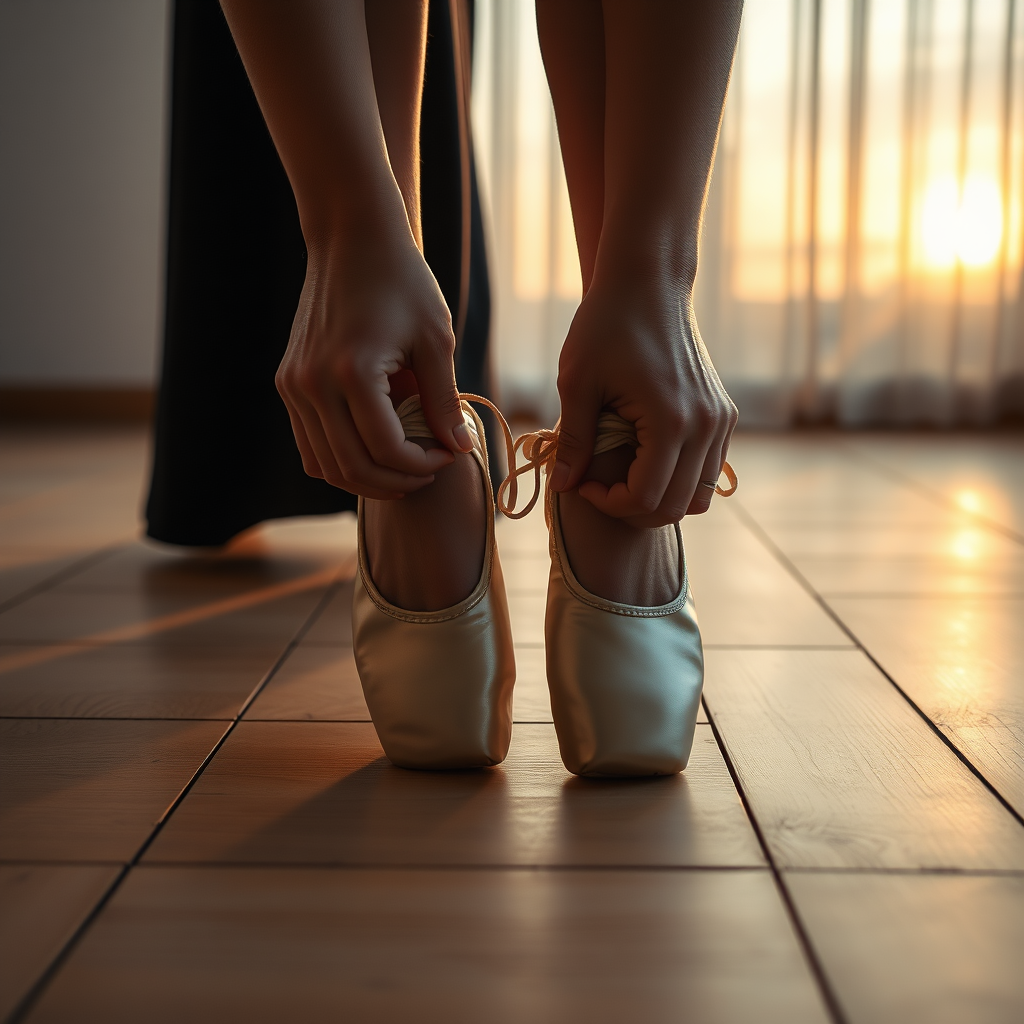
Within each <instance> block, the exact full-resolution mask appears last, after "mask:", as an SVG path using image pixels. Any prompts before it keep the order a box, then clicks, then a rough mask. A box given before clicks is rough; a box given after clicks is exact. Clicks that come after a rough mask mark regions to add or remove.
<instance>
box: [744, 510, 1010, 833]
mask: <svg viewBox="0 0 1024 1024" xmlns="http://www.w3.org/2000/svg"><path fill="white" fill-rule="evenodd" d="M734 508H735V510H736V514H737V515H738V516H739V518H740V519H741V520H742V521H743V523H744V525H745V526H746V527H747V529H748V530H749V531H750V532H751V533H753V534H754V536H755V537H757V539H758V540H759V541H760V542H761V543H762V545H764V546H765V547H766V548H767V549H768V550H769V552H770V553H771V554H772V555H773V556H774V557H775V559H776V561H777V562H779V564H780V565H782V567H783V568H784V569H785V570H786V571H787V572H788V573H789V574H790V575H791V576H792V577H793V579H794V580H796V582H797V583H798V584H800V586H801V587H803V589H804V590H805V591H806V593H807V594H808V595H809V596H810V597H811V598H813V600H814V601H815V602H816V603H817V604H818V606H819V607H820V608H821V609H822V611H824V612H825V614H826V615H828V617H829V618H830V619H831V620H832V621H833V622H834V623H835V624H836V625H837V626H838V627H839V628H840V629H841V630H842V631H843V632H844V633H845V634H846V635H847V636H848V637H849V638H850V639H851V640H852V641H853V643H854V645H855V646H856V648H857V649H858V650H859V651H860V652H861V653H862V654H863V655H864V657H865V658H867V659H868V661H870V662H871V664H872V665H874V667H875V668H876V669H877V670H878V671H879V672H880V673H881V674H882V676H883V677H884V678H885V679H886V680H887V681H888V682H889V685H890V686H892V687H893V689H895V690H896V692H897V693H898V694H899V695H900V696H901V697H902V698H903V699H904V700H905V701H906V702H907V704H909V705H910V707H911V708H913V710H914V711H915V712H916V713H917V715H918V717H919V718H920V719H921V720H922V721H923V722H924V723H925V724H926V725H927V726H928V728H929V729H930V730H931V731H932V732H933V733H934V734H935V735H936V736H937V737H938V738H939V739H940V740H941V741H942V743H943V744H944V745H945V746H946V747H947V748H948V749H949V750H950V751H952V753H953V755H954V756H955V757H956V758H957V760H958V761H960V763H961V764H963V766H964V767H965V768H966V769H967V770H968V771H969V772H970V773H971V774H972V775H973V776H974V777H975V778H976V779H977V780H978V781H979V782H980V783H981V784H982V785H983V786H984V787H985V788H986V789H987V790H988V791H989V793H991V794H992V796H994V797H995V798H996V800H998V801H999V803H1000V804H1001V805H1002V807H1003V809H1004V810H1005V811H1006V812H1007V813H1008V814H1009V815H1010V816H1011V817H1012V818H1013V819H1014V820H1015V821H1016V822H1017V824H1018V825H1020V826H1022V827H1024V815H1022V814H1021V812H1019V811H1018V810H1017V809H1016V808H1015V807H1014V806H1013V804H1011V803H1010V801H1009V800H1007V799H1006V797H1005V796H1003V794H1002V793H1000V792H999V790H998V789H997V788H996V787H995V786H994V785H993V784H992V783H991V782H990V781H989V780H988V779H987V778H986V777H985V776H984V775H983V774H982V773H981V771H980V770H979V769H978V768H977V767H976V766H975V765H974V763H973V762H972V761H971V760H970V759H969V758H968V757H967V755H966V754H964V752H963V751H962V750H960V748H959V747H958V746H956V744H955V743H954V742H953V741H952V740H951V739H950V738H949V737H948V736H947V735H946V734H945V733H944V732H943V731H942V729H940V728H939V726H938V725H936V724H935V722H933V721H932V719H931V718H930V717H929V716H928V715H927V714H925V712H924V709H923V708H922V707H921V706H920V705H919V704H918V703H917V701H915V700H914V699H913V697H911V696H910V694H909V693H907V691H906V690H904V689H903V687H902V686H900V684H899V683H898V682H897V681H896V680H895V678H894V677H893V676H892V675H890V674H889V673H888V672H887V671H886V670H885V668H883V666H882V664H881V662H879V660H878V659H877V658H876V657H875V656H874V655H873V654H872V653H871V651H869V650H868V648H867V647H866V646H865V644H864V643H862V642H861V640H860V638H859V637H858V636H857V634H856V633H854V631H853V630H852V629H851V628H850V627H849V626H848V625H847V624H846V623H845V622H844V621H843V620H842V618H841V617H840V616H839V613H838V612H836V611H835V610H834V609H833V608H832V606H831V605H830V604H829V603H828V601H826V600H825V598H824V597H822V595H821V594H819V593H818V591H817V590H816V589H815V588H814V586H813V585H812V584H811V582H810V580H808V579H807V578H806V577H805V576H804V575H803V573H802V572H800V570H799V569H798V568H797V566H796V565H795V564H794V562H793V561H792V559H791V558H790V557H789V556H788V555H787V554H786V553H785V552H784V551H783V550H782V548H780V547H779V545H778V544H776V543H775V541H773V540H772V538H771V536H770V535H769V534H768V532H767V531H766V530H765V529H764V528H763V527H762V526H761V524H760V523H759V522H758V521H757V520H756V519H755V518H754V516H753V515H752V514H751V512H750V511H749V510H748V509H746V508H745V507H744V506H743V505H742V504H740V503H739V502H736V504H735V505H734Z"/></svg>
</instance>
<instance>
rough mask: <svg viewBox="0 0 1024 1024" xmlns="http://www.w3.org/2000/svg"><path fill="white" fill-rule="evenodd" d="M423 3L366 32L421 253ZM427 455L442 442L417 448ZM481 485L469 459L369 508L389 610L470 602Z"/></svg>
mask: <svg viewBox="0 0 1024 1024" xmlns="http://www.w3.org/2000/svg"><path fill="white" fill-rule="evenodd" d="M426 29H427V4H426V0H367V4H366V31H367V37H368V40H369V44H370V57H371V60H372V63H373V82H374V89H375V91H376V94H377V106H378V108H379V110H380V120H381V127H382V128H383V129H384V139H385V142H386V144H387V149H388V160H389V161H390V163H391V169H392V171H393V173H394V175H395V179H396V181H397V182H398V187H399V189H400V190H401V193H402V198H403V199H404V200H405V205H406V209H407V211H408V214H409V224H410V227H411V228H412V231H413V236H414V237H415V239H416V241H417V243H418V244H419V245H420V247H421V248H422V245H423V233H422V227H421V218H420V146H419V131H420V98H421V95H422V91H423V66H424V56H425V52H426V40H427V34H426ZM416 391H417V385H416V380H415V378H414V377H413V376H412V374H411V373H408V371H403V372H401V373H399V374H396V375H395V376H394V377H392V378H391V397H392V401H393V402H394V404H395V406H396V407H397V406H398V405H400V404H401V403H402V402H403V401H404V400H405V399H406V398H408V397H409V395H411V394H415V393H416ZM416 443H417V444H419V445H420V447H422V448H425V449H428V450H429V449H432V448H441V447H443V445H441V444H440V443H439V442H436V441H428V440H422V441H421V440H417V442H416ZM483 486H484V485H483V480H482V478H481V475H480V470H479V467H478V466H477V464H476V462H475V460H474V459H473V457H472V456H471V455H456V456H455V461H454V463H453V464H452V465H450V466H446V467H444V468H442V469H440V470H438V471H437V473H436V474H435V479H434V482H433V483H432V484H428V485H427V486H426V487H423V488H422V489H420V490H418V491H414V492H413V493H411V494H409V495H407V496H406V497H404V498H400V499H398V500H395V501H377V500H375V499H373V498H367V499H366V502H365V504H364V511H365V526H366V544H367V552H368V555H369V560H370V573H371V576H372V577H373V581H374V583H375V584H376V585H377V588H378V589H379V590H380V592H381V593H382V594H383V595H384V597H385V598H387V600H389V601H390V602H391V603H392V604H395V605H397V606H398V607H399V608H406V609H408V610H410V611H437V610H438V609H441V608H447V607H449V606H451V605H453V604H457V603H458V602H459V601H461V600H462V599H463V598H465V597H468V596H469V594H470V593H471V592H472V590H473V588H474V587H475V586H476V583H477V581H478V580H479V578H480V573H481V571H482V568H483V559H484V544H485V542H486V536H487V534H486V529H487V524H486V521H485V518H484V517H485V515H486V512H485V508H484V491H483Z"/></svg>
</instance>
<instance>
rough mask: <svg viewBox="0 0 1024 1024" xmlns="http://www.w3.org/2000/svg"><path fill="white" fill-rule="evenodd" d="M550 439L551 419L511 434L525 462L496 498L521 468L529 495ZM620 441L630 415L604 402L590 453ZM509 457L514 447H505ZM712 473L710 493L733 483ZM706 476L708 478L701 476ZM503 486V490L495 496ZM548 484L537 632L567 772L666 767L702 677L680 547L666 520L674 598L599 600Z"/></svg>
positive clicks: (629, 431)
mask: <svg viewBox="0 0 1024 1024" xmlns="http://www.w3.org/2000/svg"><path fill="white" fill-rule="evenodd" d="M557 443H558V427H557V426H556V428H555V429H554V430H553V431H551V430H542V431H537V432H535V433H532V434H526V435H524V436H523V437H521V438H519V439H518V440H517V441H516V442H515V445H514V446H513V452H514V453H515V454H518V453H519V452H520V450H521V451H522V453H523V454H524V455H525V456H526V459H527V463H526V465H525V466H523V467H521V468H520V469H517V470H515V473H514V475H510V476H511V480H506V481H505V483H504V484H503V485H502V488H501V489H499V495H498V496H499V507H501V506H502V505H509V504H511V505H514V504H515V498H516V494H515V491H516V486H515V476H518V475H520V474H522V473H524V472H528V471H530V470H531V469H532V470H533V472H534V474H535V480H534V495H533V498H532V500H531V501H530V503H529V504H528V505H527V507H526V508H525V509H524V510H523V512H522V513H516V514H515V515H516V516H518V515H525V514H526V513H527V512H529V510H530V508H532V506H533V504H534V503H535V502H536V501H537V497H538V495H539V493H540V471H541V468H542V467H544V468H549V467H550V465H551V463H552V462H553V460H554V454H555V448H556V447H557ZM622 444H630V445H632V446H633V447H636V446H637V439H636V432H635V430H634V428H633V425H632V424H631V423H629V422H628V421H626V420H624V419H622V418H621V417H620V416H618V415H617V414H615V413H613V412H605V413H602V415H601V417H600V420H599V422H598V436H597V444H596V445H595V448H594V454H595V455H597V454H600V453H601V452H606V451H611V450H612V449H614V448H617V447H619V446H620V445H622ZM510 463H511V464H513V465H514V456H513V457H510ZM723 472H725V474H726V476H727V477H728V479H729V483H730V488H729V489H723V488H721V487H719V486H718V484H717V481H716V482H715V484H714V486H715V490H716V492H717V493H718V494H722V495H725V496H728V495H730V494H732V493H733V491H735V489H736V476H735V474H734V473H733V470H732V467H731V466H729V465H728V463H726V464H725V466H724V467H723ZM708 486H711V483H710V481H709V482H708ZM506 490H507V491H508V493H509V497H510V499H511V501H510V502H505V501H504V500H503V499H504V497H505V492H506ZM558 497H559V496H558V493H557V492H556V491H554V490H553V489H552V488H551V486H550V480H549V482H548V486H547V488H546V492H545V519H546V521H547V524H548V530H549V541H550V545H549V547H550V554H551V570H550V573H549V576H548V594H547V611H546V614H545V621H544V637H545V644H546V648H547V650H546V654H547V677H548V689H549V691H550V695H551V711H552V716H553V718H554V722H555V732H556V733H557V736H558V747H559V751H560V753H561V755H562V761H563V763H564V764H565V767H566V768H567V769H568V770H569V771H570V772H572V773H573V774H574V775H584V776H597V777H623V776H650V775H674V774H676V773H678V772H681V771H682V770H683V769H684V768H685V767H686V762H687V759H688V758H689V756H690V748H691V747H692V745H693V735H694V727H695V725H696V721H697V712H698V710H699V708H700V696H701V690H702V688H703V685H704V652H703V648H702V645H701V637H700V629H699V628H698V625H697V614H696V609H695V607H694V602H693V595H692V594H691V593H690V588H689V581H688V578H687V573H686V560H685V557H684V554H683V537H682V531H681V530H680V528H679V524H678V523H677V524H675V536H676V543H677V545H678V551H679V577H680V580H681V585H680V588H679V592H678V593H677V594H676V596H675V598H674V599H673V600H672V601H670V602H669V603H668V604H664V605H660V606H657V607H641V606H637V605H629V604H621V603H619V602H617V601H609V600H606V599H605V598H602V597H598V596H597V595H596V594H592V593H590V592H589V591H587V590H586V589H584V587H583V586H582V585H581V584H580V582H579V581H578V580H577V578H576V575H575V574H574V573H573V571H572V566H571V565H570V564H569V559H568V557H567V555H566V550H565V544H564V541H563V538H562V525H561V517H560V514H559V501H558Z"/></svg>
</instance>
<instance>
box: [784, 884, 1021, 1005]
mask: <svg viewBox="0 0 1024 1024" xmlns="http://www.w3.org/2000/svg"><path fill="white" fill-rule="evenodd" d="M786 885H787V887H788V888H789V891H790V893H791V894H792V896H793V898H794V900H795V902H796V907H797V912H798V913H799V915H800V918H801V920H802V921H803V923H804V927H805V928H806V929H807V930H808V932H809V934H810V937H811V941H812V942H813V944H814V947H815V949H816V950H817V951H818V955H819V956H820V957H821V959H822V961H823V963H824V967H825V971H826V972H827V974H828V976H829V978H830V980H831V982H832V984H833V986H834V987H835V990H836V992H837V994H838V996H839V1000H840V1002H841V1003H842V1005H843V1009H844V1010H845V1012H846V1015H847V1020H848V1021H849V1022H850V1024H906V1022H907V1021H928V1024H962V1022H963V1021H970V1022H971V1024H1016V1022H1018V1021H1020V1020H1021V1019H1022V1017H1024V972H1022V971H1021V969H1020V964H1021V950H1022V949H1024V877H1021V876H1005V875H1004V876H996V877H987V878H986V877H955V876H950V875H903V874H899V875H885V874H883V875H876V874H861V873H856V874H831V873H819V872H814V873H803V872H800V873H790V874H788V875H787V876H786Z"/></svg>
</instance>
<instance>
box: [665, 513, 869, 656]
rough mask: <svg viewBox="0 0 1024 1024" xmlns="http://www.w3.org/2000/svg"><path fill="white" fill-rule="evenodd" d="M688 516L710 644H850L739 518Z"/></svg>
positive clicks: (694, 579)
mask: <svg viewBox="0 0 1024 1024" xmlns="http://www.w3.org/2000/svg"><path fill="white" fill-rule="evenodd" d="M692 518H693V519H694V520H695V521H694V522H691V520H690V519H687V520H684V523H683V527H684V532H683V538H684V544H685V547H686V564H687V569H688V572H689V578H690V586H691V589H692V590H693V595H694V599H695V601H696V604H697V618H698V620H699V621H700V627H701V635H702V637H703V639H704V643H705V644H706V645H712V646H718V645H737V646H759V647H777V646H797V645H809V646H849V645H850V639H849V637H847V636H846V634H845V633H843V631H842V630H841V629H840V628H839V627H838V626H837V625H836V624H835V623H834V622H833V621H832V620H831V619H830V618H829V616H828V615H827V614H826V613H825V612H824V611H823V610H822V608H821V607H820V606H819V605H818V603H817V602H816V601H815V600H814V599H813V598H812V597H811V596H810V595H809V594H808V593H807V592H806V591H805V590H804V589H803V588H802V587H801V586H800V584H799V583H797V581H796V580H795V579H794V578H793V577H792V576H791V575H790V573H789V572H787V571H786V570H785V569H784V568H783V567H782V565H781V564H780V563H779V562H778V561H777V560H776V558H775V557H774V556H773V555H772V554H771V553H770V552H769V551H768V550H767V548H765V547H764V545H763V544H762V543H761V542H760V541H759V540H758V539H757V538H756V537H755V536H754V535H753V534H752V533H750V531H749V530H747V529H746V528H744V527H743V526H741V525H739V524H738V523H729V524H727V525H725V526H721V527H717V528H711V527H709V526H708V525H706V524H700V525H698V524H697V522H696V520H699V519H700V518H701V517H692Z"/></svg>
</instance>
